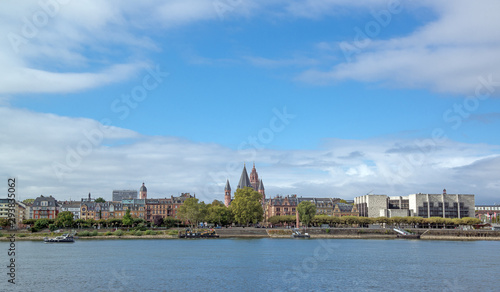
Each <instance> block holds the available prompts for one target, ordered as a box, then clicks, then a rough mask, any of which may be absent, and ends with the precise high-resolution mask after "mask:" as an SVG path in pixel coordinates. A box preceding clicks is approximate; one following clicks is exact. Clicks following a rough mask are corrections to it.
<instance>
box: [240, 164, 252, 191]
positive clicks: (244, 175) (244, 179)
mask: <svg viewBox="0 0 500 292" xmlns="http://www.w3.org/2000/svg"><path fill="white" fill-rule="evenodd" d="M245 187H251V188H253V186H252V184H251V183H250V179H249V178H248V172H247V167H246V166H245V164H243V171H242V172H241V177H240V182H239V183H238V187H237V189H244V188H245Z"/></svg>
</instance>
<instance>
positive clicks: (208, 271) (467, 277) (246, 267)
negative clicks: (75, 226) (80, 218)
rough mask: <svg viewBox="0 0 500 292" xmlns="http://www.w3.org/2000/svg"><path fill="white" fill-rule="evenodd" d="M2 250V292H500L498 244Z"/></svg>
mask: <svg viewBox="0 0 500 292" xmlns="http://www.w3.org/2000/svg"><path fill="white" fill-rule="evenodd" d="M15 244H16V255H15V263H16V267H15V269H16V271H15V283H16V284H11V283H8V282H7V280H8V279H9V278H10V277H9V276H8V275H7V273H8V268H7V265H8V263H9V261H10V258H11V257H9V256H8V254H7V252H8V249H9V244H8V243H7V242H0V253H1V256H0V259H1V263H2V269H1V271H2V272H1V274H0V275H1V276H0V281H1V282H0V291H207V290H208V291H220V290H222V291H295V290H298V291H299V290H302V291H304V290H305V291H498V289H499V287H500V267H499V263H500V252H499V250H500V242H497V241H426V240H355V239H310V240H307V239H269V238H264V239H187V240H180V239H179V240H137V239H134V240H78V241H77V242H75V243H73V244H44V243H42V242H34V241H17V242H16V243H15Z"/></svg>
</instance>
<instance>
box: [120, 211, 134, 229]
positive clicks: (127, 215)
mask: <svg viewBox="0 0 500 292" xmlns="http://www.w3.org/2000/svg"><path fill="white" fill-rule="evenodd" d="M122 223H123V225H125V226H127V227H128V226H131V225H132V224H133V223H134V219H133V218H132V215H130V209H127V211H125V216H123V219H122Z"/></svg>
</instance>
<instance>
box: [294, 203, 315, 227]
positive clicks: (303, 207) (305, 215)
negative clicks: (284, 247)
mask: <svg viewBox="0 0 500 292" xmlns="http://www.w3.org/2000/svg"><path fill="white" fill-rule="evenodd" d="M297 212H299V219H300V221H301V222H302V223H304V224H305V225H306V227H307V226H309V223H311V221H312V219H313V218H314V216H315V215H316V206H315V205H314V204H313V203H311V202H309V201H302V202H300V204H299V205H298V206H297ZM297 227H298V226H297Z"/></svg>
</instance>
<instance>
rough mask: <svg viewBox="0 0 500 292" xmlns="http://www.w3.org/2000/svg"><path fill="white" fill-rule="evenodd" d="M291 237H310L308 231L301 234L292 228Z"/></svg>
mask: <svg viewBox="0 0 500 292" xmlns="http://www.w3.org/2000/svg"><path fill="white" fill-rule="evenodd" d="M292 238H311V236H310V235H309V234H308V233H305V234H302V233H300V231H299V230H297V229H294V230H293V231H292Z"/></svg>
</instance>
